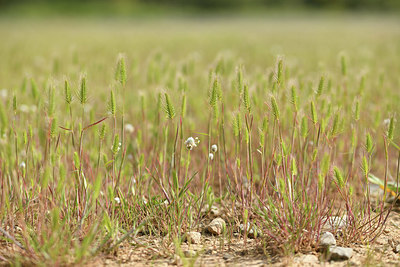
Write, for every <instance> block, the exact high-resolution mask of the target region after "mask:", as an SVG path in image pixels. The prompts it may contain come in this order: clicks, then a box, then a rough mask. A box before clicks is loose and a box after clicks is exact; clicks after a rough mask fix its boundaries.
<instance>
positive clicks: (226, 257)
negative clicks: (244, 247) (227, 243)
mask: <svg viewBox="0 0 400 267" xmlns="http://www.w3.org/2000/svg"><path fill="white" fill-rule="evenodd" d="M222 258H223V259H224V260H226V261H228V260H231V259H233V256H232V255H231V254H224V256H223V257H222Z"/></svg>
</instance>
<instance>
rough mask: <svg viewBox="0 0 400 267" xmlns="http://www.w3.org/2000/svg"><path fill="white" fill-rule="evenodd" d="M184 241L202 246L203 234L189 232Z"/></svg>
mask: <svg viewBox="0 0 400 267" xmlns="http://www.w3.org/2000/svg"><path fill="white" fill-rule="evenodd" d="M184 241H187V242H188V243H190V244H200V241H201V234H200V233H199V232H188V233H186V235H185V238H184Z"/></svg>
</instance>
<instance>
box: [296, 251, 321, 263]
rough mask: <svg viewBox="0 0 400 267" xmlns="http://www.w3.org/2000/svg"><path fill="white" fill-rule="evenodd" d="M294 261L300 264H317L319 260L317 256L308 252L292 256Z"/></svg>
mask: <svg viewBox="0 0 400 267" xmlns="http://www.w3.org/2000/svg"><path fill="white" fill-rule="evenodd" d="M294 262H296V263H300V264H302V265H316V264H318V262H319V260H318V257H317V256H315V255H311V254H309V255H301V256H300V257H296V258H294Z"/></svg>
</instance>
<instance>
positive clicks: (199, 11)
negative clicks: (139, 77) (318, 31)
mask: <svg viewBox="0 0 400 267" xmlns="http://www.w3.org/2000/svg"><path fill="white" fill-rule="evenodd" d="M310 12H313V13H333V14H346V13H351V14H352V13H361V14H363V13H367V14H369V13H385V14H397V13H399V12H400V1H396V0H378V1H377V0H347V1H346V0H280V1H279V0H147V1H145V0H108V1H107V0H81V1H79V0H69V1H68V0H30V1H29V0H17V1H12V0H0V18H1V17H2V16H6V17H8V16H12V17H59V16H78V17H79V16H112V17H141V16H164V15H167V16H168V15H173V16H203V15H213V14H224V15H239V14H242V15H246V14H247V15H262V14H273V13H290V14H291V13H310Z"/></svg>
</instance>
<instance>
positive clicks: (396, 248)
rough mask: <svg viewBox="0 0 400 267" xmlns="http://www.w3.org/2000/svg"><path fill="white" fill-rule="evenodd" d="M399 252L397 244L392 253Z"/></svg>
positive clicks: (399, 245)
mask: <svg viewBox="0 0 400 267" xmlns="http://www.w3.org/2000/svg"><path fill="white" fill-rule="evenodd" d="M399 252H400V244H398V245H397V246H396V247H395V248H394V253H399Z"/></svg>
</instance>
